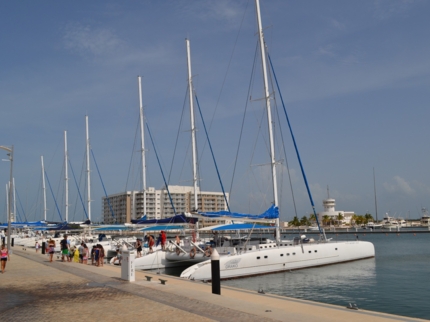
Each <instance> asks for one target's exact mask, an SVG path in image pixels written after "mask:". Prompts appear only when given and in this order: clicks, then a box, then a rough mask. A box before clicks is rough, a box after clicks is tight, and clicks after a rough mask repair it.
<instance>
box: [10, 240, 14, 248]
mask: <svg viewBox="0 0 430 322" xmlns="http://www.w3.org/2000/svg"><path fill="white" fill-rule="evenodd" d="M14 239H15V238H12V241H11V242H10V245H11V246H12V247H13V243H14Z"/></svg>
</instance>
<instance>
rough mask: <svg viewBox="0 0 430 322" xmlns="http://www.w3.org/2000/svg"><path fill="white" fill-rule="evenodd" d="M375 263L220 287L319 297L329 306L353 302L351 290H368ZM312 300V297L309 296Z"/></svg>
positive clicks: (240, 281)
mask: <svg viewBox="0 0 430 322" xmlns="http://www.w3.org/2000/svg"><path fill="white" fill-rule="evenodd" d="M375 277H376V270H375V259H374V258H371V259H366V260H362V261H357V262H351V263H344V264H339V265H331V266H324V267H318V268H309V269H303V270H297V271H291V272H282V273H277V274H270V275H263V276H255V277H249V278H246V279H236V280H230V281H223V282H222V284H223V285H229V286H233V287H239V288H245V289H249V290H258V289H263V290H264V291H265V292H267V293H272V294H278V295H283V296H290V297H295V298H305V299H310V300H320V298H321V295H322V294H324V295H323V296H324V297H325V298H326V300H327V301H328V302H330V303H342V304H344V303H346V302H347V301H354V299H352V298H351V297H350V296H348V295H347V294H348V292H349V290H350V289H351V288H356V287H358V286H360V287H366V288H371V287H373V286H375V284H376V280H375ZM315 293H317V294H316V296H315V297H314V296H312V294H315Z"/></svg>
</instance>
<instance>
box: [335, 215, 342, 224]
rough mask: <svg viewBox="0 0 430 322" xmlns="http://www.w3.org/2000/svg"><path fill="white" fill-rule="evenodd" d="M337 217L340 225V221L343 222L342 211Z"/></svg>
mask: <svg viewBox="0 0 430 322" xmlns="http://www.w3.org/2000/svg"><path fill="white" fill-rule="evenodd" d="M336 219H337V224H338V226H340V223H341V221H342V220H343V215H342V214H341V213H339V214H338V215H337V216H336Z"/></svg>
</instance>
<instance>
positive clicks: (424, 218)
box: [420, 208, 430, 227]
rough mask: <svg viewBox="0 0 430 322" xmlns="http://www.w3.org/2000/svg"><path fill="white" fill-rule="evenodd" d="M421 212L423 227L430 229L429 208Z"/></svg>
mask: <svg viewBox="0 0 430 322" xmlns="http://www.w3.org/2000/svg"><path fill="white" fill-rule="evenodd" d="M421 212H422V215H421V219H420V225H421V227H430V216H429V213H428V210H427V208H422V209H421Z"/></svg>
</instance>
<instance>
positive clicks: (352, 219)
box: [351, 214, 358, 226]
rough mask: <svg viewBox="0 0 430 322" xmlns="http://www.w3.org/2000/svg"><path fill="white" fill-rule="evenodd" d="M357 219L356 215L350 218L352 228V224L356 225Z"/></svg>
mask: <svg viewBox="0 0 430 322" xmlns="http://www.w3.org/2000/svg"><path fill="white" fill-rule="evenodd" d="M357 218H358V216H357V215H356V214H353V215H352V217H351V226H352V224H356V223H357Z"/></svg>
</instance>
